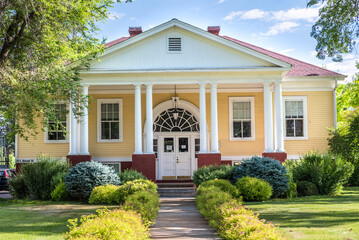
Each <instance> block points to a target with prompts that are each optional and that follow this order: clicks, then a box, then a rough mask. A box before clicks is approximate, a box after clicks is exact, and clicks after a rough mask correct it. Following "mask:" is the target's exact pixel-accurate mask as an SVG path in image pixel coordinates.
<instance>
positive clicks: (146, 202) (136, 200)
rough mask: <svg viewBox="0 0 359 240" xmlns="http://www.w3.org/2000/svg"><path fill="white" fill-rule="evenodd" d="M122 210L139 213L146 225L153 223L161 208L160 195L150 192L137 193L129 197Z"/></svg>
mask: <svg viewBox="0 0 359 240" xmlns="http://www.w3.org/2000/svg"><path fill="white" fill-rule="evenodd" d="M122 208H123V209H125V210H134V211H136V212H138V213H139V214H140V215H141V218H142V220H143V221H144V222H145V223H149V224H150V223H153V221H154V220H155V219H156V218H157V213H158V210H159V208H160V200H159V195H158V193H154V192H152V191H150V190H145V191H144V190H142V191H138V192H135V193H133V194H132V195H129V196H128V197H127V199H126V201H125V203H124V204H123V207H122Z"/></svg>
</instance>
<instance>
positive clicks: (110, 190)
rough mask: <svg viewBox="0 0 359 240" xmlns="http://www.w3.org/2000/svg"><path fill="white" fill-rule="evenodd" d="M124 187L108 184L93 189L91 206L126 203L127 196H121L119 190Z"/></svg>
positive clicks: (90, 199) (90, 200)
mask: <svg viewBox="0 0 359 240" xmlns="http://www.w3.org/2000/svg"><path fill="white" fill-rule="evenodd" d="M121 187H122V186H116V185H111V184H106V185H104V186H97V187H94V189H92V192H91V195H90V198H89V203H90V204H119V203H123V202H125V196H120V193H121V192H120V191H119V189H120V188H121Z"/></svg>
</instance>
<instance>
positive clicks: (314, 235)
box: [245, 187, 359, 240]
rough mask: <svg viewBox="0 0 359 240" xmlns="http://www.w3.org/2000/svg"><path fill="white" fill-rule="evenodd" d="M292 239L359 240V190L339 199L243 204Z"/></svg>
mask: <svg viewBox="0 0 359 240" xmlns="http://www.w3.org/2000/svg"><path fill="white" fill-rule="evenodd" d="M245 205H246V206H247V207H248V208H252V209H253V211H254V212H255V213H259V216H260V218H264V219H267V220H268V221H271V222H272V223H274V224H279V231H281V232H282V233H284V235H285V236H286V237H288V238H292V239H316V240H318V239H341V240H343V239H344V240H350V239H353V240H354V239H359V187H350V188H345V189H344V191H343V193H342V195H340V196H331V197H329V196H312V197H302V198H296V199H293V200H287V199H279V200H273V201H266V202H252V203H249V202H248V203H245Z"/></svg>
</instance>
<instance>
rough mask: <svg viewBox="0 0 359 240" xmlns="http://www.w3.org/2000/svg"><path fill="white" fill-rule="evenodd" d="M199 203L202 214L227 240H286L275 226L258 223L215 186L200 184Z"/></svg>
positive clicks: (251, 214) (252, 215)
mask: <svg viewBox="0 0 359 240" xmlns="http://www.w3.org/2000/svg"><path fill="white" fill-rule="evenodd" d="M196 203H197V207H198V209H199V211H200V212H201V214H202V215H204V216H205V217H206V218H207V219H208V220H209V223H210V225H211V226H212V227H213V228H215V229H216V230H217V231H218V233H219V235H220V237H221V238H222V239H225V240H237V239H248V240H249V239H252V240H254V239H256V240H258V239H270V240H278V239H284V238H283V237H282V236H281V235H280V233H278V232H277V231H276V229H275V227H274V226H273V225H272V224H268V223H266V222H265V220H259V219H258V216H256V215H255V214H254V213H253V212H252V211H248V210H246V209H245V208H244V207H243V206H242V205H241V202H240V201H238V200H236V199H234V198H232V197H231V195H230V194H228V193H225V192H223V191H221V190H220V189H219V188H217V187H215V186H208V187H203V186H202V185H200V187H199V189H198V191H197V196H196Z"/></svg>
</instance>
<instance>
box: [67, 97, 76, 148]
mask: <svg viewBox="0 0 359 240" xmlns="http://www.w3.org/2000/svg"><path fill="white" fill-rule="evenodd" d="M74 107H75V104H74V102H73V100H70V152H69V155H77V154H78V153H77V119H76V116H75V112H74Z"/></svg>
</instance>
